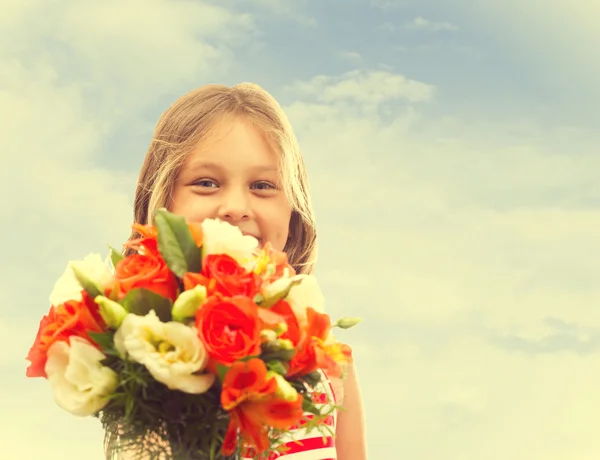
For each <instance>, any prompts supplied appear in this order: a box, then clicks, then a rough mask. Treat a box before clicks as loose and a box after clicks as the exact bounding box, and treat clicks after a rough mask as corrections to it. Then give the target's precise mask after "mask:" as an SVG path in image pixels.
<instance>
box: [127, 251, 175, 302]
mask: <svg viewBox="0 0 600 460" xmlns="http://www.w3.org/2000/svg"><path fill="white" fill-rule="evenodd" d="M150 241H154V240H150ZM115 277H116V279H117V283H118V286H119V298H123V297H125V295H126V294H127V293H128V292H129V291H131V290H132V289H135V288H144V289H147V290H149V291H152V292H154V293H156V294H159V295H161V296H163V297H166V298H168V299H171V300H175V299H176V298H177V291H178V286H177V278H176V277H175V275H174V274H173V273H172V272H171V271H170V270H169V267H168V266H167V264H166V263H165V261H164V260H163V258H162V257H161V256H160V254H158V252H156V253H154V252H151V251H148V253H147V254H146V253H145V254H143V255H142V254H132V255H130V256H128V257H125V258H124V259H121V260H120V261H119V262H118V263H117V266H116V267H115Z"/></svg>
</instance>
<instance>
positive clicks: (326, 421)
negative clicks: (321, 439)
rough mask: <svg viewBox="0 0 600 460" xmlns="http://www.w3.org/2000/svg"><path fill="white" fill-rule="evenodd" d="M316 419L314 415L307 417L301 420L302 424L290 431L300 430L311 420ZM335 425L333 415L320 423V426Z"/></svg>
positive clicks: (294, 426) (292, 427) (291, 428)
mask: <svg viewBox="0 0 600 460" xmlns="http://www.w3.org/2000/svg"><path fill="white" fill-rule="evenodd" d="M314 418H315V416H314V414H309V415H305V416H304V418H303V419H302V420H300V422H298V424H297V425H293V426H291V427H290V428H289V429H288V431H293V430H298V429H300V428H302V427H303V426H304V425H306V424H307V423H308V422H309V421H310V420H314ZM334 423H335V420H334V418H333V415H328V416H327V417H325V418H324V419H323V420H321V421H320V422H319V425H329V426H333V425H334Z"/></svg>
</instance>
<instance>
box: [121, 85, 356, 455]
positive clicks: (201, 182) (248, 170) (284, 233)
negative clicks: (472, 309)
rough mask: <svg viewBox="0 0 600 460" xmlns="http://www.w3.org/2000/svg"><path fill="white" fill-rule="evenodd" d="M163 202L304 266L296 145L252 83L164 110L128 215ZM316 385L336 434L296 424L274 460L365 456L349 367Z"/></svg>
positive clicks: (308, 211) (306, 246)
mask: <svg viewBox="0 0 600 460" xmlns="http://www.w3.org/2000/svg"><path fill="white" fill-rule="evenodd" d="M162 207H165V208H167V209H169V210H170V211H171V212H173V213H176V214H179V215H182V216H184V217H185V218H186V219H188V220H190V221H195V222H201V221H202V220H204V219H206V218H220V219H221V220H225V221H227V222H229V223H230V224H233V225H235V226H237V227H239V228H240V229H241V230H242V232H243V233H245V234H248V235H252V236H254V237H255V238H257V239H258V240H259V242H260V243H261V244H264V243H266V242H267V241H269V242H270V243H271V244H272V245H273V247H274V248H275V249H277V250H283V251H285V252H286V253H287V254H288V257H289V260H290V264H291V265H292V266H293V267H294V268H295V269H296V271H297V272H298V273H307V274H308V273H312V271H313V267H314V263H315V257H316V251H317V246H316V228H315V219H314V214H313V210H312V204H311V199H310V195H309V186H308V181H307V177H306V171H305V167H304V163H303V160H302V156H301V154H300V149H299V147H298V142H297V140H296V137H295V135H294V133H293V131H292V127H291V126H290V123H289V121H288V119H287V117H286V116H285V114H284V113H283V110H282V109H281V107H280V106H279V104H278V103H277V102H276V101H275V99H273V97H272V96H271V95H269V94H268V93H267V92H266V91H264V90H263V89H262V88H260V87H258V86H257V85H254V84H241V85H237V86H234V87H233V88H229V87H226V86H220V85H209V86H204V87H201V88H199V89H197V90H195V91H192V92H190V93H188V94H186V95H184V96H183V97H181V98H180V99H179V100H177V101H176V102H175V103H174V104H173V105H172V106H171V107H170V108H169V109H168V110H167V111H166V112H165V113H163V115H162V116H161V118H160V119H159V121H158V124H157V126H156V129H155V132H154V137H153V139H152V142H151V143H150V147H149V149H148V152H147V154H146V158H145V161H144V164H143V166H142V169H141V173H140V177H139V183H138V186H137V190H136V193H135V202H134V215H135V222H138V223H141V224H149V223H151V222H152V220H153V216H154V212H155V211H156V210H157V209H159V208H162ZM136 237H138V235H136V234H135V233H134V234H132V235H131V238H136ZM334 389H335V390H334ZM322 390H323V391H325V392H326V393H329V394H330V395H334V397H335V399H336V401H337V403H338V404H339V405H342V406H343V407H344V411H340V412H339V413H338V414H337V415H336V416H334V417H333V418H332V419H331V420H330V421H329V422H328V423H330V424H331V425H332V427H333V428H334V430H335V437H330V438H326V439H325V440H323V436H322V435H321V434H320V433H318V432H316V431H315V432H313V433H311V434H308V435H307V434H305V433H304V434H302V433H301V432H300V431H298V432H297V436H296V439H300V440H301V441H302V446H298V445H297V444H291V443H290V445H289V447H290V448H291V449H292V450H290V451H288V453H287V454H285V455H283V456H281V457H279V459H281V460H287V459H288V458H289V460H327V459H337V460H365V459H366V458H367V457H366V446H365V444H366V443H365V429H364V418H363V407H362V401H361V396H360V390H359V385H358V383H357V379H356V374H355V372H354V368H353V366H351V367H350V369H349V371H348V375H347V378H346V380H345V381H343V382H339V381H337V382H329V383H327V384H325V385H324V388H323V389H322Z"/></svg>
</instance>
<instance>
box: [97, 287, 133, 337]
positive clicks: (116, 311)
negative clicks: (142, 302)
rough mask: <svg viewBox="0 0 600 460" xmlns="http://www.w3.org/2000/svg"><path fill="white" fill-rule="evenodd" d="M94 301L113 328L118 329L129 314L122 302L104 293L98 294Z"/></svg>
mask: <svg viewBox="0 0 600 460" xmlns="http://www.w3.org/2000/svg"><path fill="white" fill-rule="evenodd" d="M94 301H95V302H96V304H97V305H98V307H99V309H100V316H102V319H103V320H104V322H105V323H106V325H107V326H108V327H110V328H112V329H118V328H119V326H121V323H122V322H123V319H124V318H125V315H126V314H127V310H125V308H123V306H122V305H121V304H119V303H117V302H115V301H113V300H110V299H108V298H107V297H104V296H102V295H99V296H96V297H95V298H94Z"/></svg>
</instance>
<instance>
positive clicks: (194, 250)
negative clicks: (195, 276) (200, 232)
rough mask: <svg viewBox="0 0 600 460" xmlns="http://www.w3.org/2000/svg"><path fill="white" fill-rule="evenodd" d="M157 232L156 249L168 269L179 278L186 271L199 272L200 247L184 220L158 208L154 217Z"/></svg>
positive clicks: (200, 263) (200, 267) (200, 266)
mask: <svg viewBox="0 0 600 460" xmlns="http://www.w3.org/2000/svg"><path fill="white" fill-rule="evenodd" d="M154 225H155V226H156V230H157V232H158V250H159V251H160V253H161V255H162V256H163V258H164V259H165V262H166V263H167V266H168V267H169V269H170V270H171V271H172V272H173V273H175V275H177V276H178V277H179V278H183V275H185V274H186V273H187V272H195V273H200V271H201V270H202V261H201V253H200V248H199V247H198V246H196V242H195V241H194V238H193V237H192V233H191V232H190V229H189V227H188V224H187V222H186V220H185V219H184V218H183V217H182V216H177V215H175V214H172V213H170V212H168V211H167V210H166V209H164V208H163V209H159V210H158V211H157V213H156V217H155V218H154Z"/></svg>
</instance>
